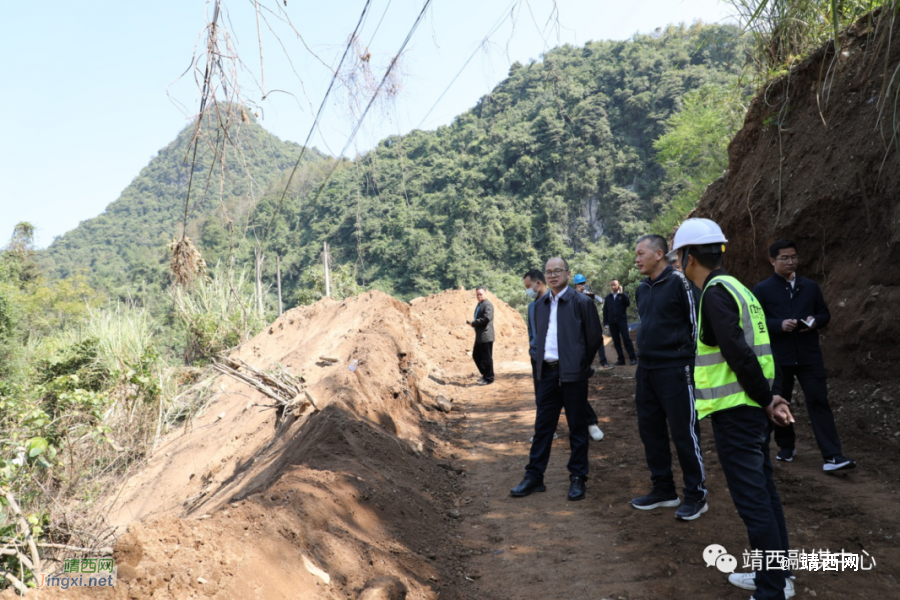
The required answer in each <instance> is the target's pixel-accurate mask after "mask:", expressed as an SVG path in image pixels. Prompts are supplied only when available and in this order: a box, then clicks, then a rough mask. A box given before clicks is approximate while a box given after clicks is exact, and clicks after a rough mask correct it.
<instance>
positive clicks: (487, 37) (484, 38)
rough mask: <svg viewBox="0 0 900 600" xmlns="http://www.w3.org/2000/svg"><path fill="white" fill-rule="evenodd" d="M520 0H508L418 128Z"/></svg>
mask: <svg viewBox="0 0 900 600" xmlns="http://www.w3.org/2000/svg"><path fill="white" fill-rule="evenodd" d="M521 1H522V0H513V1H512V2H510V4H509V6H507V7H506V8H505V9H504V11H503V13H502V14H501V15H500V18H499V19H497V22H496V23H495V24H494V26H493V27H492V28H491V30H490V31H488V33H487V35H485V36H484V37H482V38H481V42H479V43H478V46H476V48H475V51H474V52H472V55H471V56H469V58H468V59H467V60H466V62H465V63H463V66H462V68H461V69H460V70H459V71H458V72H457V73H456V75H454V77H453V79H452V80H450V83H449V84H448V85H447V87H446V88H444V91H443V92H441V95H440V96H438V99H437V100H435V101H434V104H432V105H431V108H429V109H428V112H427V113H425V116H424V117H422V121H421V122H420V123H419V127H418V129H421V128H422V125H424V124H425V121H426V120H427V119H428V117H429V116H430V115H431V111H433V110H434V109H435V108H436V107H437V105H438V103H440V101H441V100H442V99H443V98H444V96H445V95H446V94H447V92H448V91H450V88H451V87H453V84H454V83H456V80H457V79H459V76H460V75H462V72H463V71H464V70H465V69H466V67H468V66H469V63H470V62H472V59H473V58H475V55H476V54H478V51H479V50H481V48H482V46H483V45H484V43H485V42H486V41H487V40H488V39H490V37H491V36H492V35H494V34H495V33H497V30H498V29H500V26H501V25H502V24H503V22H504V21H505V20H506V15H507V13H509V12H510V11H511V10H512V9H513V7H514V6H515V5H516V4H518V3H521Z"/></svg>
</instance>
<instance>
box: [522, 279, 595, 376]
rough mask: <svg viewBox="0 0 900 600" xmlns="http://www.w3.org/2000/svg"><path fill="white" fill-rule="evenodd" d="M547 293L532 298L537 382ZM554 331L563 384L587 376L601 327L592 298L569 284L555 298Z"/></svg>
mask: <svg viewBox="0 0 900 600" xmlns="http://www.w3.org/2000/svg"><path fill="white" fill-rule="evenodd" d="M551 296H552V293H546V294H544V295H543V296H541V297H540V298H538V299H537V300H535V301H534V304H535V306H534V322H535V329H536V330H537V331H536V335H535V345H536V346H537V349H536V355H537V360H536V361H535V362H536V363H537V378H538V381H540V380H541V371H542V365H543V359H544V349H545V345H546V342H547V329H548V327H549V326H550V302H551ZM556 330H557V346H558V347H559V380H560V381H561V382H564V383H570V382H575V381H584V380H585V379H587V378H588V377H590V376H591V361H593V360H594V356H595V355H596V354H597V351H598V350H599V349H600V345H601V344H602V343H603V327H602V326H601V325H600V317H599V316H598V315H597V309H596V308H594V301H593V300H591V299H590V298H589V297H587V296H585V295H584V294H579V293H578V292H577V291H576V290H575V288H572V287H570V288H569V289H568V291H566V293H565V294H563V296H562V297H560V299H559V307H558V308H557V311H556Z"/></svg>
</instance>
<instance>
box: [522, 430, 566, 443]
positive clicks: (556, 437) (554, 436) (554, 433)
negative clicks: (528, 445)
mask: <svg viewBox="0 0 900 600" xmlns="http://www.w3.org/2000/svg"><path fill="white" fill-rule="evenodd" d="M553 439H554V440H558V439H559V434H558V433H556V432H555V431H554V432H553ZM528 441H529V442H534V436H531V438H530V439H529V440H528Z"/></svg>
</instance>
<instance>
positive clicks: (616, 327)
mask: <svg viewBox="0 0 900 600" xmlns="http://www.w3.org/2000/svg"><path fill="white" fill-rule="evenodd" d="M609 335H611V336H612V339H613V345H614V346H615V347H616V355H617V356H618V360H619V362H625V355H624V354H622V344H625V350H626V351H627V352H628V358H630V359H631V360H635V358H636V356H635V354H634V344H632V343H631V336H630V335H628V322H627V321H624V320H623V321H610V323H609ZM619 338H622V339H621V341H620V340H619Z"/></svg>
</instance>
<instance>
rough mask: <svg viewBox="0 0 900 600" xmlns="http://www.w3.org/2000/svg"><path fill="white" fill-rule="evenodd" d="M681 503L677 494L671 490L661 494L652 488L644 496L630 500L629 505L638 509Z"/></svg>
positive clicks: (666, 506) (674, 505)
mask: <svg viewBox="0 0 900 600" xmlns="http://www.w3.org/2000/svg"><path fill="white" fill-rule="evenodd" d="M679 504H681V500H680V499H679V498H678V494H676V493H675V492H671V493H669V494H663V493H660V492H657V491H656V490H653V491H652V492H650V493H649V494H647V495H646V496H641V497H640V498H635V499H633V500H632V501H631V505H632V506H633V507H635V508H636V509H638V510H653V509H654V508H661V507H662V508H674V507H676V506H678V505H679Z"/></svg>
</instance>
